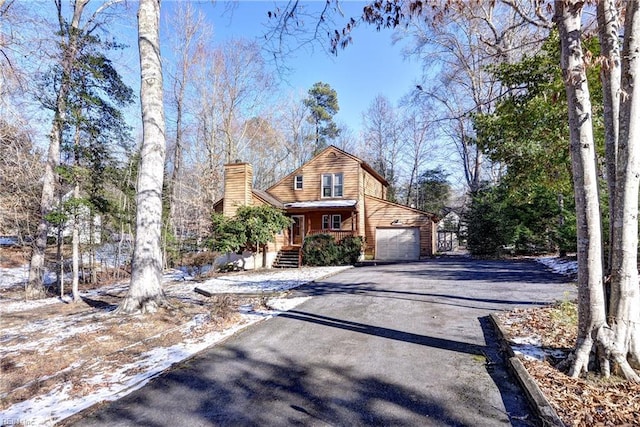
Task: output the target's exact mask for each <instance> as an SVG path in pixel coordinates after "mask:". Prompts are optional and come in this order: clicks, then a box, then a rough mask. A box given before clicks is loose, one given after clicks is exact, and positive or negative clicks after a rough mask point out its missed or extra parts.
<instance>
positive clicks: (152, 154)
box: [117, 0, 167, 313]
mask: <svg viewBox="0 0 640 427" xmlns="http://www.w3.org/2000/svg"><path fill="white" fill-rule="evenodd" d="M159 30H160V0H141V1H140V6H139V9H138V48H139V50H140V72H141V75H140V77H141V78H140V104H141V107H142V131H143V136H142V147H141V149H140V169H139V172H138V188H137V192H136V230H135V233H136V235H135V241H134V249H133V260H132V262H131V282H130V285H129V291H128V293H127V296H126V298H125V299H124V301H123V302H122V303H121V304H120V306H119V307H118V310H117V311H118V312H120V313H136V312H143V313H153V312H155V311H156V310H157V309H158V308H159V307H161V306H164V305H166V304H167V302H166V296H165V294H164V291H163V290H162V248H161V231H162V181H163V179H164V160H165V146H166V137H165V119H164V107H163V95H162V94H163V92H162V90H163V88H162V61H161V56H160V31H159Z"/></svg>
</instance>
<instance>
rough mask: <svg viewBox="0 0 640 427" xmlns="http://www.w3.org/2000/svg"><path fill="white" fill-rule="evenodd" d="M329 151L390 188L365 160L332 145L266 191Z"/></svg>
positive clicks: (387, 182)
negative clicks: (353, 163) (352, 162)
mask: <svg viewBox="0 0 640 427" xmlns="http://www.w3.org/2000/svg"><path fill="white" fill-rule="evenodd" d="M329 151H337V152H338V153H339V154H342V155H344V156H346V157H349V158H350V159H352V160H355V161H356V162H358V163H359V164H360V167H361V168H362V169H364V170H366V171H367V172H369V173H370V174H371V175H373V177H374V178H375V179H377V180H378V181H380V182H381V183H382V185H384V186H385V187H388V186H389V181H387V180H386V179H385V178H384V177H383V176H382V175H380V174H379V173H378V172H376V170H375V169H373V168H372V167H371V166H370V165H369V164H368V163H367V162H365V161H364V160H362V159H361V158H359V157H356V156H354V155H353V154H350V153H347V152H346V151H344V150H342V149H340V148H338V147H336V146H335V145H330V146H328V147H327V148H325V149H324V150H322V151H321V152H319V153H318V154H316V155H315V156H313V157H312V158H311V159H310V160H309V161H307V162H305V163H304V164H303V165H302V166H300V167H299V168H297V169H296V170H294V171H293V172H291V173H289V174H287V175H285V176H284V178H282V179H280V180H279V181H278V182H276V183H275V184H273V185H272V186H271V187H269V188H268V189H267V190H266V191H267V192H269V190H271V189H272V188H274V187H276V186H278V185H280V184H281V183H282V182H283V181H284V180H286V179H287V178H289V177H291V176H292V175H295V174H296V173H298V171H300V169H302V168H303V167H305V166H306V165H308V164H309V163H311V162H313V161H314V160H315V159H317V158H318V157H321V156H323V155H325V154H326V153H328V152H329Z"/></svg>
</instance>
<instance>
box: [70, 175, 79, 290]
mask: <svg viewBox="0 0 640 427" xmlns="http://www.w3.org/2000/svg"><path fill="white" fill-rule="evenodd" d="M73 198H74V199H75V200H76V201H77V200H79V199H80V183H79V182H77V181H76V183H75V185H74V186H73ZM79 222H80V215H79V214H78V206H77V205H75V204H74V208H73V228H72V237H71V252H72V255H71V265H72V271H73V273H72V275H73V280H72V281H71V294H72V297H73V302H77V301H80V294H79V293H78V282H79V277H80V268H79V264H80V263H79V258H80V250H79V247H80V233H79V231H78V228H79V227H80V224H79Z"/></svg>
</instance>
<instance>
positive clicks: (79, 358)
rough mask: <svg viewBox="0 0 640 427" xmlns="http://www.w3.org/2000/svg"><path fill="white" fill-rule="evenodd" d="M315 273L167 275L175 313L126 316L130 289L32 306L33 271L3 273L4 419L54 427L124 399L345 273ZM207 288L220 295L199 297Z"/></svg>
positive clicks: (118, 286)
mask: <svg viewBox="0 0 640 427" xmlns="http://www.w3.org/2000/svg"><path fill="white" fill-rule="evenodd" d="M344 269H345V267H314V268H300V269H297V270H288V271H283V270H279V271H272V270H268V271H264V270H263V271H256V272H243V273H236V274H228V275H224V276H219V277H214V278H212V279H208V280H205V281H200V282H195V281H193V278H191V277H190V276H188V275H186V274H184V273H182V272H180V271H177V270H175V271H170V272H168V273H167V274H166V275H165V276H164V282H163V289H164V291H165V293H166V294H167V297H168V299H169V302H170V304H171V306H172V307H171V308H170V309H163V310H160V311H159V312H158V313H155V314H154V315H133V316H116V315H114V314H113V313H112V311H113V309H114V308H115V307H116V306H117V304H118V303H119V302H120V301H121V300H122V298H123V297H124V296H125V295H126V291H127V285H128V284H127V283H126V282H121V283H115V284H112V285H108V286H103V287H100V288H96V289H81V296H82V301H80V302H78V303H71V302H70V300H69V299H68V298H65V299H60V298H57V297H51V298H46V299H43V300H38V301H24V300H22V298H23V286H24V281H25V279H26V269H25V267H23V266H20V267H16V268H3V269H2V271H1V273H2V274H1V275H0V316H1V320H2V330H1V331H0V345H1V346H0V358H1V364H0V369H1V371H0V372H1V376H0V418H1V419H2V424H3V425H5V424H9V425H20V424H22V425H45V426H48V425H54V424H59V423H63V424H64V421H63V420H65V419H67V418H68V417H71V416H73V415H74V414H76V413H78V412H80V411H82V410H84V409H86V408H88V407H90V406H92V405H94V404H97V403H100V402H103V401H109V400H115V399H118V398H120V397H122V396H124V395H126V394H128V393H130V392H132V391H133V390H136V389H138V388H140V387H142V386H143V385H144V384H146V383H147V382H148V381H149V380H150V379H152V378H153V377H155V376H157V375H159V374H160V373H162V372H163V371H164V370H166V369H167V368H169V367H170V366H171V365H173V364H175V363H179V362H180V361H182V360H184V359H186V358H188V357H191V356H192V355H194V354H195V353H197V352H199V351H202V350H204V349H205V348H207V347H209V346H211V345H214V344H216V343H218V342H220V341H222V340H224V339H226V338H227V337H229V336H231V335H233V334H234V333H236V332H237V331H238V330H240V329H242V328H244V327H246V326H248V325H251V324H253V323H255V322H258V321H261V320H264V319H267V318H269V317H272V316H275V315H278V314H279V313H280V312H282V311H286V310H289V309H291V308H292V307H294V306H295V305H298V304H300V303H301V302H304V301H305V300H306V299H308V298H307V297H302V298H301V297H298V298H292V297H291V295H290V292H289V290H290V289H292V288H295V287H297V286H300V285H302V284H305V283H308V282H311V281H313V280H317V279H319V278H322V277H326V276H327V275H331V274H334V273H336V272H339V271H342V270H344ZM196 286H198V287H206V289H207V291H208V292H209V293H211V294H212V295H213V296H212V297H206V296H203V295H201V294H198V293H196V292H194V287H196Z"/></svg>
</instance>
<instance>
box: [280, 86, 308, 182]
mask: <svg viewBox="0 0 640 427" xmlns="http://www.w3.org/2000/svg"><path fill="white" fill-rule="evenodd" d="M302 98H303V95H299V96H294V95H289V96H288V97H287V98H286V99H285V100H284V101H282V104H281V105H280V108H279V109H278V110H279V111H280V114H279V115H278V120H277V122H278V123H279V126H278V127H279V128H280V131H281V132H282V133H283V134H284V144H285V146H286V149H287V151H288V153H289V154H288V156H287V158H288V169H289V170H294V169H297V168H299V167H300V166H302V165H303V164H304V163H306V162H307V161H308V160H309V159H310V155H311V152H312V151H313V148H312V146H311V143H312V141H313V138H312V137H311V134H312V132H313V129H312V128H311V125H310V124H309V121H308V120H307V116H308V114H309V109H308V108H307V106H306V105H305V104H304V102H303V101H302Z"/></svg>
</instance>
